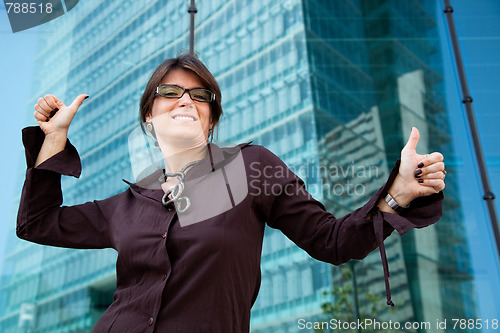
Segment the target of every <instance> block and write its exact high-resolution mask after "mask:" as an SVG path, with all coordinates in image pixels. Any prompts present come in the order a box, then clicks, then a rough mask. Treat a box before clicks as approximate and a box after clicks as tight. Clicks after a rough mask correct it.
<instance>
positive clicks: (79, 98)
mask: <svg viewBox="0 0 500 333" xmlns="http://www.w3.org/2000/svg"><path fill="white" fill-rule="evenodd" d="M88 97H89V95H86V94H83V95H79V96H77V97H76V98H75V100H74V101H73V103H71V105H70V107H71V108H75V109H78V108H79V107H80V105H82V103H83V101H84V100H86V99H87V98H88Z"/></svg>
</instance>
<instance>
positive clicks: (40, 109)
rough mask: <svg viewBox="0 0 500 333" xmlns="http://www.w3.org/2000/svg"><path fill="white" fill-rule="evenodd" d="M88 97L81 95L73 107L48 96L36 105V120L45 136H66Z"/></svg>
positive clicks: (52, 96)
mask: <svg viewBox="0 0 500 333" xmlns="http://www.w3.org/2000/svg"><path fill="white" fill-rule="evenodd" d="M87 97H89V96H88V95H86V94H84V95H79V96H78V97H76V98H75V100H74V101H73V103H71V105H68V106H66V105H65V104H64V103H63V102H62V101H61V100H60V99H59V98H57V97H56V96H54V95H50V94H47V95H45V96H44V97H43V98H39V99H38V101H37V104H35V113H34V116H35V119H36V122H37V123H38V125H39V126H40V128H41V129H42V131H43V132H44V133H45V135H46V136H47V135H57V134H62V135H63V136H66V135H67V133H68V128H69V125H70V124H71V121H72V120H73V118H74V117H75V114H76V112H77V111H78V108H79V107H80V105H82V103H83V101H84V100H85V99H86V98H87Z"/></svg>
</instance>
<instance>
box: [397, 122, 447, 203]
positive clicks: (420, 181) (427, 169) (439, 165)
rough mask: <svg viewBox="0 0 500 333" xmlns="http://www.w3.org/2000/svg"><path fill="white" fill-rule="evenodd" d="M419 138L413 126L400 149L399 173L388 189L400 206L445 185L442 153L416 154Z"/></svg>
mask: <svg viewBox="0 0 500 333" xmlns="http://www.w3.org/2000/svg"><path fill="white" fill-rule="evenodd" d="M419 138H420V133H419V132H418V129H417V128H416V127H413V128H412V130H411V134H410V138H409V139H408V142H407V143H406V145H405V146H404V148H403V150H401V165H400V166H399V173H398V175H397V177H396V179H395V180H394V183H393V184H392V186H391V188H390V189H389V193H390V194H391V195H392V196H393V197H394V198H395V199H396V201H397V202H398V204H399V205H400V206H406V205H407V204H409V203H410V202H411V201H412V200H414V199H416V198H418V197H422V196H427V195H431V194H434V193H438V192H440V191H442V190H443V189H444V187H445V184H444V178H445V175H446V171H445V170H444V163H443V155H442V154H441V153H437V152H436V153H432V154H426V155H419V154H417V151H416V148H417V144H418V140H419Z"/></svg>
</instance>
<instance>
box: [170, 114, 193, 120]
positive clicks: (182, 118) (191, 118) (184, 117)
mask: <svg viewBox="0 0 500 333" xmlns="http://www.w3.org/2000/svg"><path fill="white" fill-rule="evenodd" d="M172 119H174V120H183V121H196V118H195V117H193V116H191V115H183V114H178V115H175V116H172Z"/></svg>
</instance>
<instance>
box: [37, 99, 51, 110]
mask: <svg viewBox="0 0 500 333" xmlns="http://www.w3.org/2000/svg"><path fill="white" fill-rule="evenodd" d="M37 103H38V105H39V106H40V108H41V109H42V110H43V111H45V112H47V113H50V111H52V110H53V108H51V107H50V106H49V105H48V104H47V101H46V100H45V99H44V98H43V97H40V98H39V99H38V100H37Z"/></svg>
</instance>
